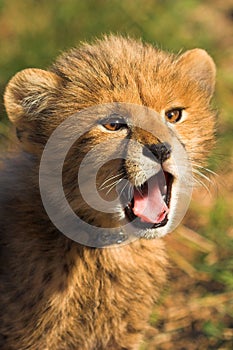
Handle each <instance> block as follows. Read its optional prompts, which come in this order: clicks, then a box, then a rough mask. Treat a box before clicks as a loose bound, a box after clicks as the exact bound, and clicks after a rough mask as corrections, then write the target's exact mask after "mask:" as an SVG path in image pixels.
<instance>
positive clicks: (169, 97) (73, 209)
mask: <svg viewBox="0 0 233 350" xmlns="http://www.w3.org/2000/svg"><path fill="white" fill-rule="evenodd" d="M214 84H215V65H214V63H213V60H212V59H211V57H210V56H209V55H208V54H207V53H206V52H205V51H204V50H201V49H194V50H190V51H187V52H185V53H183V54H181V55H179V56H177V55H173V54H168V53H165V52H163V51H159V50H157V49H155V48H153V47H152V46H150V45H144V44H142V43H141V42H137V41H134V40H130V39H124V38H119V37H114V36H111V37H107V38H105V39H104V40H101V41H97V42H96V43H95V44H93V45H87V44H86V45H83V46H82V47H80V48H77V49H73V50H71V51H69V52H68V53H65V54H63V55H62V56H61V57H59V58H58V60H57V61H56V62H55V64H54V65H53V66H52V67H51V69H50V70H49V71H44V70H40V69H26V70H23V71H22V72H19V73H18V74H16V75H15V76H14V77H13V78H12V80H11V81H10V82H9V84H8V86H7V88H6V92H5V106H6V110H7V112H8V115H9V118H10V119H11V121H12V122H13V123H14V124H15V126H16V132H17V135H18V138H19V140H20V143H21V146H22V149H23V150H24V151H25V152H28V153H31V154H33V155H34V157H33V159H34V162H35V166H39V165H40V169H39V171H40V190H41V196H42V200H43V204H44V206H45V209H46V210H47V213H48V215H49V217H50V219H51V220H52V221H53V223H54V224H55V225H56V226H57V227H58V228H59V229H60V230H61V231H62V232H63V233H64V234H66V235H68V236H69V237H71V238H73V239H75V240H77V241H79V242H81V243H85V244H88V245H92V246H104V245H108V244H113V243H116V242H118V243H120V242H122V241H124V240H125V241H127V238H129V237H135V236H137V237H138V236H139V237H147V238H153V237H156V236H162V235H164V234H166V233H167V232H169V231H171V230H172V229H173V228H174V227H175V226H176V225H177V224H178V223H179V221H180V220H181V219H182V217H183V215H184V214H185V211H186V209H187V206H188V203H189V199H190V196H191V191H192V183H193V176H192V169H193V171H194V172H195V171H196V172H197V171H199V168H201V167H202V165H203V162H204V161H205V159H206V156H207V155H208V153H209V151H210V149H211V147H212V144H213V134H214V124H215V121H214V119H215V118H214V117H215V116H214V113H213V112H212V111H211V108H210V99H211V97H212V94H213V91H214ZM41 156H42V158H41ZM81 232H82V233H81ZM93 237H94V238H93Z"/></svg>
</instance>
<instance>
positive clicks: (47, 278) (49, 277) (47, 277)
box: [42, 271, 53, 283]
mask: <svg viewBox="0 0 233 350" xmlns="http://www.w3.org/2000/svg"><path fill="white" fill-rule="evenodd" d="M52 278H53V273H52V271H46V272H45V274H44V276H43V279H42V283H49V282H50V281H51V280H52Z"/></svg>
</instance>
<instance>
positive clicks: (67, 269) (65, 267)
mask: <svg viewBox="0 0 233 350" xmlns="http://www.w3.org/2000/svg"><path fill="white" fill-rule="evenodd" d="M63 271H64V272H65V274H66V275H67V276H68V275H69V272H70V270H69V266H68V265H67V264H64V265H63Z"/></svg>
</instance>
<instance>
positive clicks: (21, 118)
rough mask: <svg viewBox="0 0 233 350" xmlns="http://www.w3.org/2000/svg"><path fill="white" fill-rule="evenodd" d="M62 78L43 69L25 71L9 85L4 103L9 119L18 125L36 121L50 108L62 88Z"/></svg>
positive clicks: (17, 75)
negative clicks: (53, 98)
mask: <svg viewBox="0 0 233 350" xmlns="http://www.w3.org/2000/svg"><path fill="white" fill-rule="evenodd" d="M61 83H62V81H61V78H60V77H58V76H57V75H56V74H54V73H52V72H48V71H44V70H41V69H25V70H23V71H21V72H19V73H17V74H16V75H15V76H14V77H13V78H12V79H11V80H10V82H9V83H8V85H7V87H6V90H5V94H4V103H5V108H6V111H7V114H8V116H9V119H10V120H11V121H12V122H13V123H15V124H16V125H18V124H20V122H26V120H27V119H28V121H30V120H35V119H36V118H37V116H38V115H41V114H43V112H44V111H46V109H47V108H48V106H49V103H50V100H51V98H52V97H53V96H54V95H55V93H56V90H57V89H59V87H60V86H61Z"/></svg>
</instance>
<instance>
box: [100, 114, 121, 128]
mask: <svg viewBox="0 0 233 350" xmlns="http://www.w3.org/2000/svg"><path fill="white" fill-rule="evenodd" d="M101 124H102V125H103V126H104V127H105V129H107V130H109V131H118V130H120V129H123V128H127V124H126V122H125V120H124V119H123V118H119V117H118V118H114V117H113V118H108V119H106V120H104V121H102V123H101Z"/></svg>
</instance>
